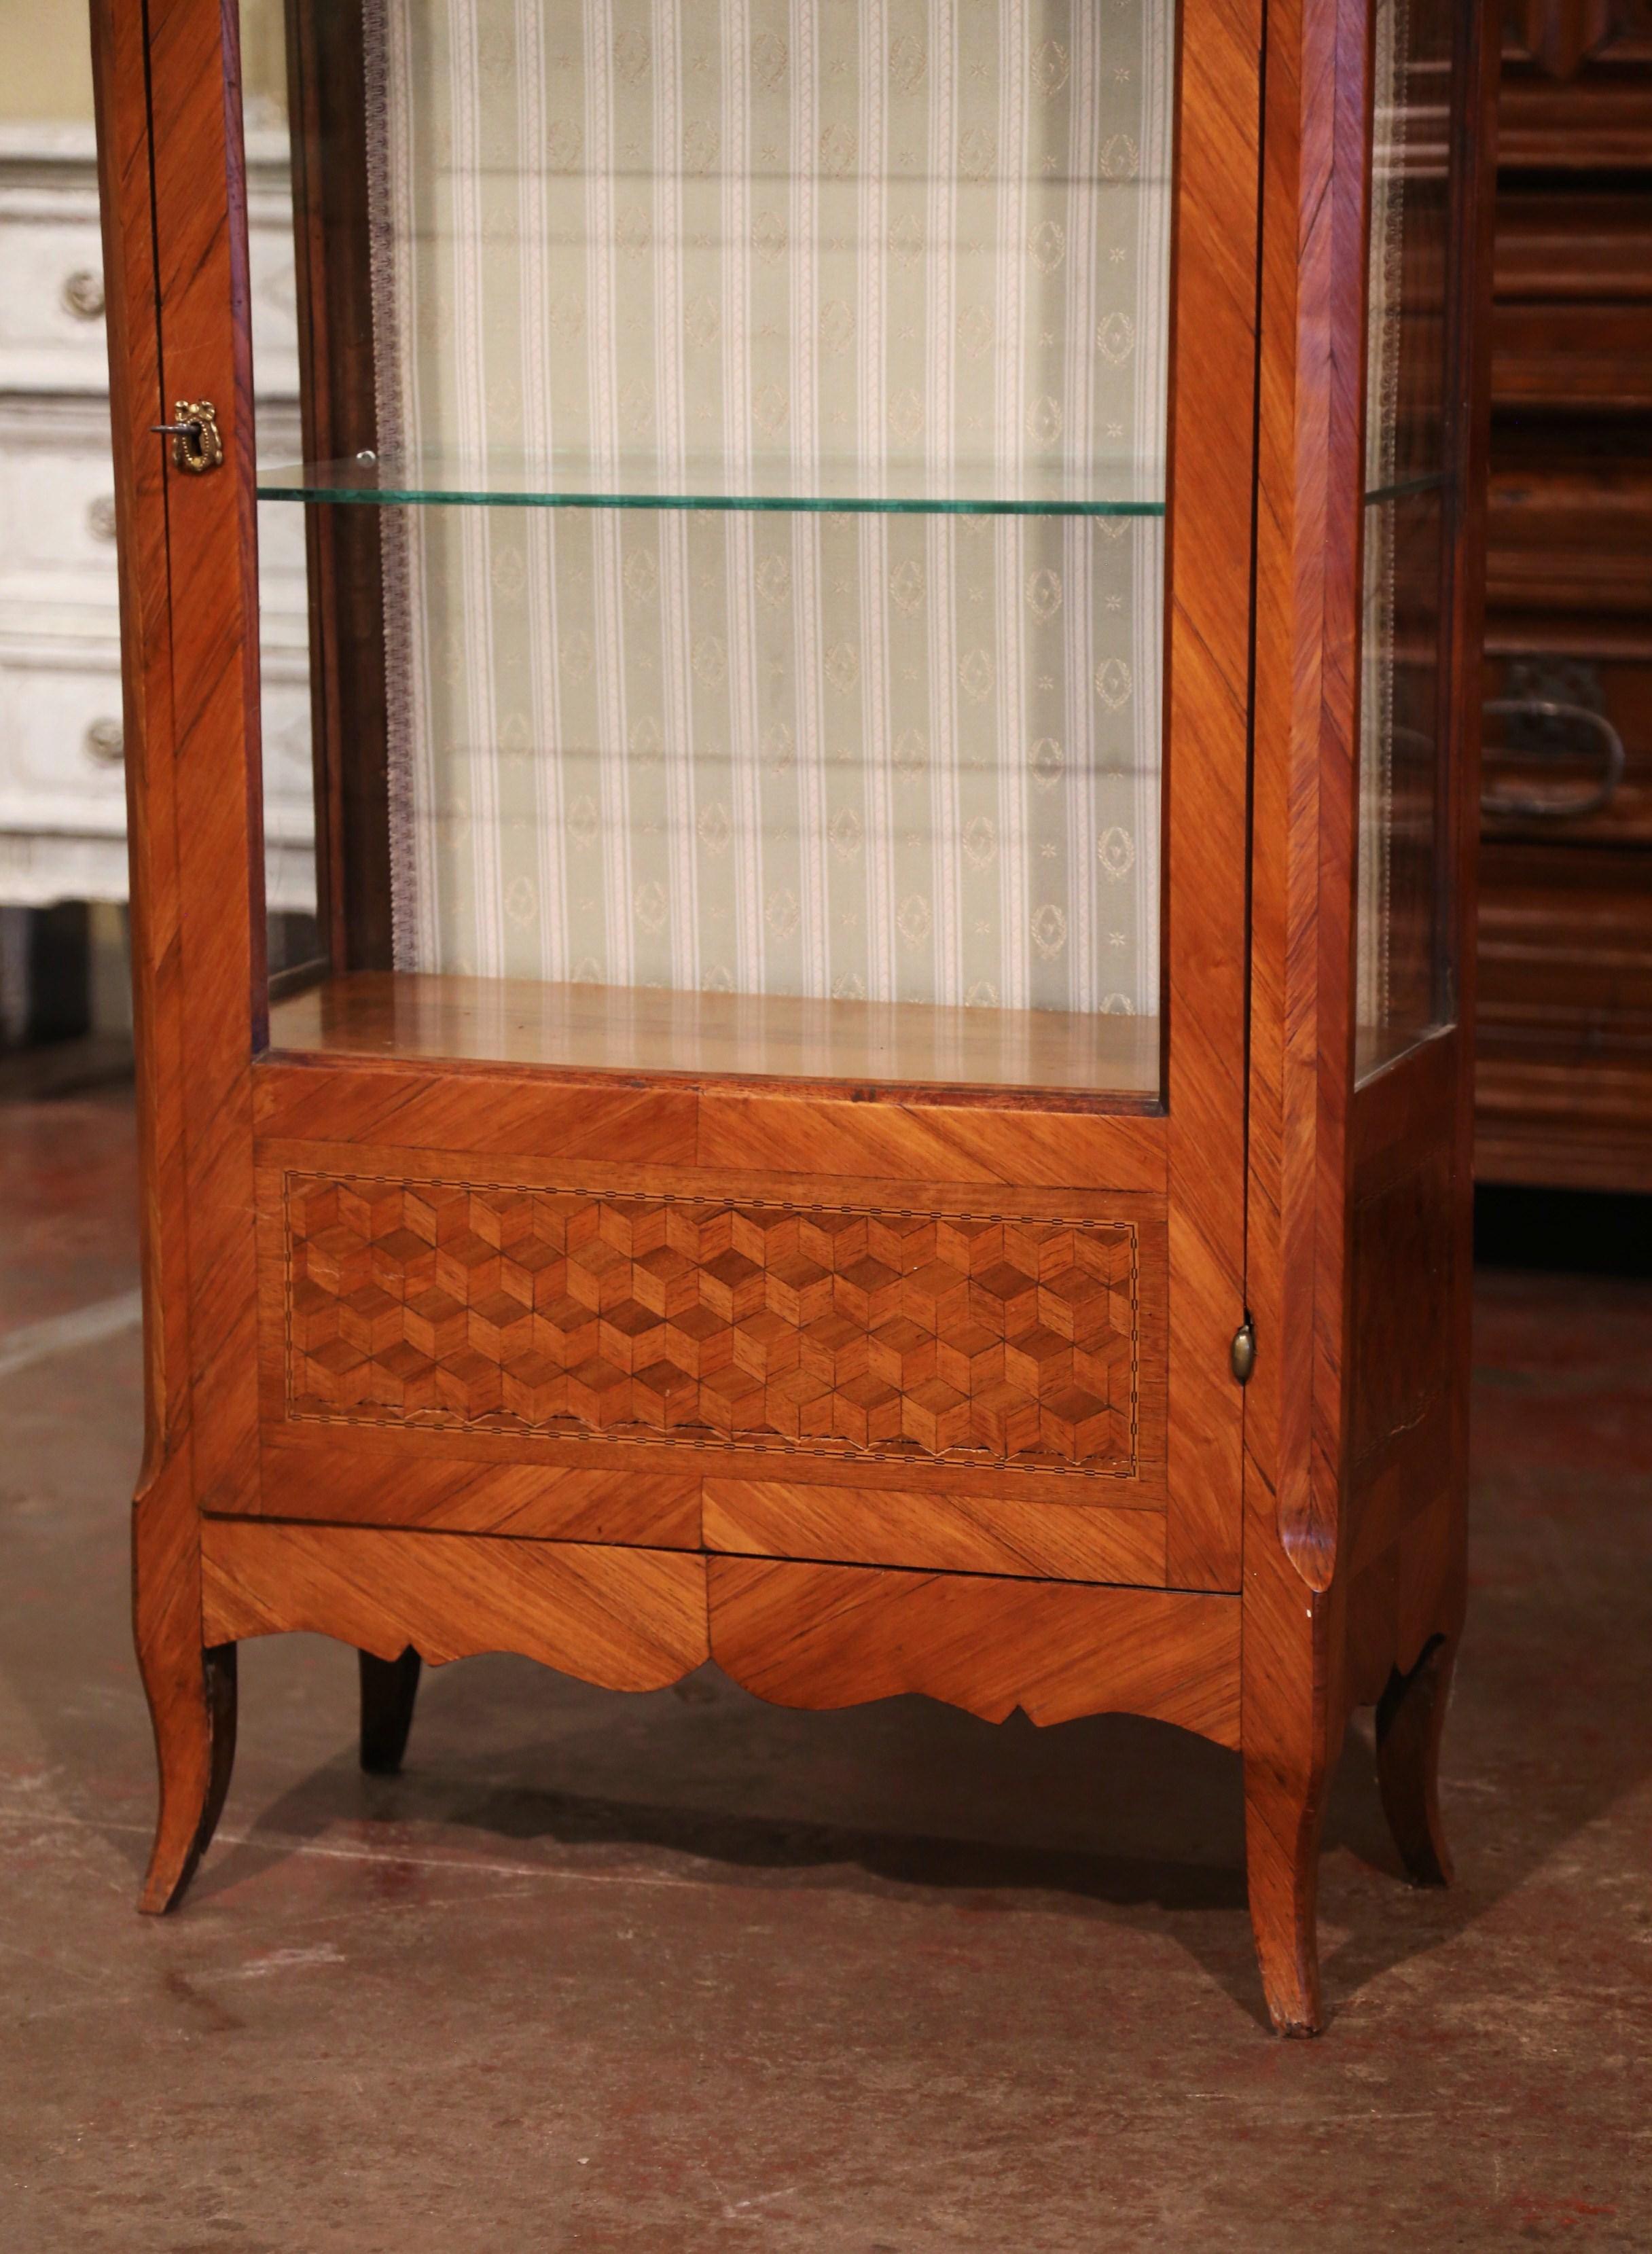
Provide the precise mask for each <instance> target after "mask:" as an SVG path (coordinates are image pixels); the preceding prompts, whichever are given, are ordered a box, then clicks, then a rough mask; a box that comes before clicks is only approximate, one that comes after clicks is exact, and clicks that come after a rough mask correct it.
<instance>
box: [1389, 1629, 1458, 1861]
mask: <svg viewBox="0 0 1652 2254" xmlns="http://www.w3.org/2000/svg"><path fill="white" fill-rule="evenodd" d="M1456 1659H1457V1639H1456V1638H1455V1637H1454V1636H1444V1635H1437V1636H1436V1637H1435V1638H1434V1639H1433V1641H1432V1642H1431V1643H1429V1644H1427V1645H1426V1646H1425V1649H1424V1651H1423V1655H1422V1656H1421V1658H1420V1659H1418V1663H1417V1664H1416V1665H1415V1667H1413V1668H1412V1669H1411V1672H1410V1674H1409V1675H1402V1674H1401V1673H1400V1671H1399V1670H1398V1668H1396V1669H1395V1670H1394V1672H1393V1673H1392V1674H1391V1675H1390V1677H1389V1679H1388V1688H1387V1689H1386V1690H1385V1691H1383V1696H1382V1698H1381V1699H1380V1700H1379V1701H1378V1702H1377V1709H1376V1775H1377V1782H1378V1784H1379V1785H1380V1787H1381V1789H1382V1794H1383V1811H1384V1813H1385V1814H1386V1815H1387V1817H1388V1821H1389V1828H1390V1831H1392V1832H1393V1834H1394V1844H1395V1845H1396V1846H1397V1848H1398V1849H1399V1851H1400V1859H1401V1860H1402V1862H1404V1866H1405V1869H1406V1874H1407V1876H1408V1877H1409V1878H1410V1879H1411V1882H1412V1884H1413V1885H1414V1886H1419V1887H1448V1886H1449V1885H1450V1884H1451V1881H1452V1859H1451V1851H1450V1850H1449V1848H1448V1847H1447V1846H1446V1833H1445V1831H1444V1829H1443V1827H1442V1825H1441V1823H1440V1814H1439V1744H1440V1733H1441V1732H1442V1730H1443V1729H1444V1727H1445V1724H1446V1705H1447V1703H1448V1701H1449V1698H1450V1696H1451V1684H1452V1669H1453V1666H1454V1665H1455V1663H1456Z"/></svg>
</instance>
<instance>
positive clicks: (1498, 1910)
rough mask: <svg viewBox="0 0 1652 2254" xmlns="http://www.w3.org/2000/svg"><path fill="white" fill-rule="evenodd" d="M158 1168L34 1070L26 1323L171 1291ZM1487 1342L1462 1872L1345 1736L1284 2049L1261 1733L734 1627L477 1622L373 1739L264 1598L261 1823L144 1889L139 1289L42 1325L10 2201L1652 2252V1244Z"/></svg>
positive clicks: (473, 2236) (576, 2237)
mask: <svg viewBox="0 0 1652 2254" xmlns="http://www.w3.org/2000/svg"><path fill="white" fill-rule="evenodd" d="M132 1209H133V1167H132V1159H131V1148H130V1115H129V1114H128V1112H127V1110H126V1109H125V1107H124V1106H123V1104H122V1103H120V1102H119V1101H118V1100H115V1099H92V1098H87V1097H81V1098H76V1099H73V1100H68V1101H65V1102H63V1103H57V1104H52V1105H35V1106H22V1105H18V1106H13V1107H11V1108H10V1109H8V1110H5V1111H4V1112H0V1215H3V1221H0V1351H3V1350H4V1347H5V1344H6V1341H7V1340H8V1338H10V1339H11V1341H12V1342H13V1344H14V1346H15V1343H16V1341H18V1339H19V1338H25V1326H29V1325H32V1324H35V1323H37V1322H38V1321H40V1320H42V1319H45V1318H50V1317H55V1316H59V1315H62V1314H64V1313H66V1312H67V1311H70V1310H73V1309H74V1308H78V1307H84V1306H98V1305H102V1306H109V1305H110V1304H111V1303H117V1302H119V1301H120V1299H121V1298H122V1295H123V1294H125V1293H128V1292H130V1288H131V1285H132V1282H133V1278H134V1261H133V1251H132V1242H131V1233H132ZM31 1335H32V1334H31ZM25 1343H26V1340H25ZM1478 1362H1479V1365H1480V1368H1479V1375H1478V1379H1477V1386H1478V1391H1477V1414H1478V1422H1477V1427H1476V1430H1477V1435H1478V1453H1477V1458H1476V1481H1475V1497H1474V1582H1475V1588H1474V1610H1473V1615H1472V1625H1471V1630H1470V1635H1469V1638H1468V1641H1467V1646H1466V1649H1465V1654H1464V1659H1463V1663H1462V1667H1461V1670H1460V1690H1459V1695H1458V1699H1457V1704H1456V1707H1455V1709H1454V1712H1453V1719H1452V1726H1451V1729H1450V1732H1449V1735H1448V1740H1447V1768H1448V1786H1447V1811H1448V1816H1449V1819H1450V1823H1451V1828H1452V1831H1453V1837H1454V1840H1455V1844H1456V1848H1457V1852H1458V1858H1459V1862H1460V1870H1461V1880H1460V1884H1459V1886H1458V1887H1456V1888H1455V1889H1454V1890H1453V1892H1452V1893H1451V1894H1446V1895H1422V1894H1413V1893H1411V1892H1409V1891H1408V1890H1407V1889H1406V1888H1405V1887H1404V1886H1403V1885H1402V1884H1401V1883H1400V1881H1399V1880H1398V1879H1397V1876H1396V1873H1395V1865H1394V1859H1393V1856H1392V1853H1391V1851H1390V1847H1389V1845H1388V1843H1387V1839H1386V1838H1385V1835H1384V1831H1383V1823H1382V1818H1381V1815H1380V1811H1379V1810H1378V1808H1377V1804H1376V1793H1375V1789H1374V1787H1373V1784H1372V1782H1371V1778H1370V1774H1369V1741H1368V1740H1367V1738H1366V1737H1364V1736H1363V1735H1359V1736H1357V1737H1356V1741H1355V1743H1354V1744H1353V1745H1352V1746H1351V1747H1350V1751H1349V1755H1348V1760H1347V1761H1345V1763H1344V1767H1343V1769H1342V1772H1341V1777H1340V1779H1339V1785H1338V1791H1337V1795H1336V1799H1335V1804H1334V1810H1333V1815H1332V1819H1331V1823H1330V1826H1329V1833H1328V1840H1327V1853H1326V1860H1325V1872H1324V1884H1323V1895H1324V1906H1323V1916H1324V1923H1323V1932H1324V1946H1325V1956H1326V1980H1327V1992H1328V1998H1329V2002H1330V2005H1331V2008H1332V2010H1333V2012H1334V2019H1333V2022H1332V2026H1331V2028H1330V2031H1329V2033H1327V2036H1326V2037H1325V2039H1324V2040H1322V2041H1321V2042H1319V2043H1317V2044H1293V2045H1285V2044H1280V2043H1277V2042H1275V2041H1273V2040H1271V2039H1270V2038H1269V2037H1268V2036H1267V2035H1265V2034H1264V2033H1263V2031H1262V2028H1261V2026H1260V2024H1259V2018H1260V2010H1261V2003H1260V1996H1259V1992H1258V1989H1257V1980H1256V1976H1255V1972H1254V1970H1253V1966H1252V1961H1251V1956H1250V1936H1249V1933H1248V1929H1247V1926H1246V1920H1245V1914H1244V1905H1243V1886H1242V1878H1241V1854H1240V1848H1241V1821H1240V1802H1239V1793H1238V1777H1237V1770H1236V1764H1235V1763H1234V1761H1232V1759H1231V1757H1229V1756H1228V1755H1225V1754H1222V1753H1220V1752H1219V1751H1217V1750H1216V1749H1215V1748H1214V1747H1208V1746H1206V1745H1204V1744H1202V1743H1201V1742H1199V1741H1196V1740H1193V1739H1190V1738H1184V1737H1182V1736H1180V1734H1179V1733H1175V1732H1173V1731H1170V1730H1167V1729H1164V1728H1161V1727H1159V1726H1155V1725H1152V1724H1149V1723H1142V1722H1136V1721H1131V1720H1129V1719H1122V1718H1109V1719H1100V1720H1096V1721H1093V1722H1088V1723H1075V1724H1069V1725H1068V1726H1064V1727H1062V1728H1060V1729H1056V1730H1053V1731H1050V1732H1047V1733H1043V1734H1040V1733H1037V1732H1035V1731H1033V1729H1032V1728H1031V1727H1030V1726H1026V1725H1024V1724H1023V1723H1021V1722H1020V1721H1019V1720H1018V1721H1016V1722H1013V1723H1011V1724H1009V1725H1006V1726H1005V1727H1004V1728H1002V1729H999V1730H993V1729H991V1728H989V1727H987V1726H985V1725H983V1724H978V1723H976V1722H974V1721H971V1720H970V1719H968V1718H966V1717H964V1716H962V1715H959V1714H956V1713H954V1712H950V1711H949V1710H946V1709H942V1708H940V1707H934V1706H929V1705H925V1704H924V1703H922V1702H921V1701H917V1700H899V1701H894V1702H892V1703H890V1704H888V1705H883V1706H878V1707H870V1708H864V1709H861V1710H858V1711H856V1712H848V1713H844V1714H838V1715H827V1716H804V1715H797V1714H789V1713H785V1712H779V1711H777V1710H774V1709H769V1708H765V1707H762V1706H760V1705H758V1704H757V1703H756V1702H755V1701H754V1700H753V1699H751V1698H747V1697H746V1695H745V1694H743V1693H741V1692H739V1691H736V1690H734V1689H733V1688H732V1687H731V1686H730V1685H729V1684H727V1683H725V1682H724V1681H723V1680H722V1679H721V1678H720V1677H718V1676H717V1675H715V1673H713V1672H711V1671H710V1670H708V1671H707V1672H706V1673H705V1674H704V1676H701V1677H695V1678H694V1679H693V1680H691V1681H690V1682H689V1683H686V1684H682V1685H680V1686H679V1687H678V1689H677V1690H676V1691H667V1692H662V1693H661V1694H659V1695H657V1696H654V1697H648V1698H620V1697H618V1696H613V1695H605V1694H602V1693H599V1692H597V1691H590V1690H587V1689H585V1688H584V1687H582V1686H580V1685H578V1684H571V1683H567V1682H563V1681H561V1680H559V1679H557V1678H556V1677H552V1676H549V1675H548V1674H544V1673H542V1672H540V1671H538V1670H535V1668H533V1667H532V1666H530V1665H528V1663H523V1662H520V1661H516V1660H513V1659H508V1658H500V1659H493V1660H478V1661H472V1662H469V1663H465V1665H463V1666H460V1667H456V1668H452V1669H449V1670H444V1671H443V1672H441V1673H438V1674H436V1675H434V1676H432V1677H427V1681H426V1684H425V1688H424V1691H423V1693H422V1697H421V1705H420V1712H419V1715H418V1718H417V1720H416V1724H415V1729H414V1737H413V1745H412V1751H411V1754H410V1758H409V1767H408V1769H407V1771H406V1773H405V1774H404V1775H403V1776H402V1777H401V1778H400V1779H397V1780H373V1779H368V1778H365V1777H363V1776H362V1775H361V1774H360V1771H359V1769H358V1768H357V1767H356V1765H355V1761H354V1758H353V1742H352V1730H353V1663H352V1661H351V1659H350V1656H349V1655H348V1654H347V1653H345V1652H343V1651H341V1650H339V1649H336V1648H333V1647H331V1646H329V1645H326V1644H324V1643H321V1642H317V1641H315V1640H312V1639H307V1638H304V1639H299V1638H295V1639H290V1640H287V1641H283V1642H270V1643H261V1644H255V1645H252V1646H249V1647H248V1649H247V1651H246V1654H245V1656H244V1659H243V1663H242V1740H241V1754H240V1759H239V1764H238V1768H237V1771H236V1776H235V1787H234V1789H233V1791H232V1793H231V1796H230V1800H229V1804H228V1810H227V1812H226V1815H225V1819H224V1823H223V1825H222V1828H221V1832H220V1835H219V1843H218V1845H217V1846H216V1847H215V1848H214V1852H213V1853H212V1855H211V1856H210V1857H209V1859H208V1860H207V1864H206V1866H205V1867H204V1869H203V1871H202V1873H201V1874H200V1877H199V1878H198V1880H197V1881H196V1885H195V1889H194V1892H193V1895H192V1896H191V1898H190V1901H189V1903H188V1905H187V1907H186V1908H185V1909H184V1910H183V1911H182V1912H181V1913H180V1914H179V1915H177V1916H176V1917H174V1918H172V1919H169V1920H167V1921H165V1922H151V1921H147V1920H144V1919H140V1918H139V1917H138V1916H137V1915H136V1913H135V1911H134V1909H133V1907H132V1905H133V1900H134V1895H135V1893H136V1888H137V1879H138V1874H139V1871H140V1869H141V1866H142V1863H143V1859H144V1851H145V1847H146V1844H147V1839H146V1835H147V1829H148V1824H149V1821H150V1816H151V1796H152V1790H153V1781H152V1771H151V1756H150V1749H149V1744H148V1733H147V1727H146V1722H145V1717H144V1707H143V1699H142V1696H141V1693H140V1691H139V1688H138V1684H137V1677H136V1673H135V1670H134V1668H133V1663H132V1660H131V1656H130V1648H129V1640H128V1638H129V1631H128V1627H127V1601H126V1525H125V1502H126V1496H127V1495H128V1493H129V1491H130V1483H131V1480H132V1477H133V1473H134V1470H135V1467H136V1464H137V1450H138V1440H139V1429H140V1422H141V1400H140V1389H139V1373H138V1341H137V1334H136V1332H135V1331H134V1330H132V1329H131V1328H130V1325H129V1326H128V1327H125V1328H116V1329H115V1330H114V1331H113V1332H112V1333H111V1334H109V1335H106V1336H104V1337H102V1339H98V1340H95V1341H92V1342H90V1343H87V1344H82V1345H81V1346H78V1347H77V1346H75V1345H73V1343H72V1342H71V1343H70V1344H69V1345H67V1346H66V1347H63V1346H59V1348H58V1350H56V1351H54V1352H52V1353H50V1354H43V1355H41V1356H40V1357H39V1358H38V1359H34V1360H31V1361H30V1362H27V1365H26V1366H25V1367H23V1368H18V1369H13V1370H12V1372H11V1375H10V1376H5V1377H4V1378H0V1417H4V1425H3V1426H0V1430H4V1440H5V1445H4V1454H3V1455H0V1919H3V1922H0V1955H3V1956H4V1965H5V1971H4V1988H3V1989H0V1995H3V1996H4V2040H0V2247H3V2248H4V2254H37V2250H38V2254H80V2250H82V2249H85V2250H98V2254H102V2250H109V2254H335V2250H336V2254H345V2250H348V2254H392V2250H394V2254H472V2250H473V2254H562V2250H564V2249H565V2250H570V2254H574V2250H577V2254H606V2250H624V2254H685V2250H693V2254H698V2250H702V2249H705V2250H711V2249H719V2250H720V2249H723V2248H725V2247H727V2248H751V2247H757V2246H761V2247H765V2248H773V2249H776V2250H782V2254H1069V2250H1071V2254H1111V2250H1115V2249H1126V2250H1134V2249H1153V2250H1159V2249H1163V2250H1166V2254H1171V2250H1175V2254H1183V2250H1190V2249H1199V2250H1201V2254H1203V2250H1229V2249H1231V2250H1235V2254H1275V2250H1285V2249H1292V2248H1297V2247H1302V2248H1304V2249H1306V2248H1319V2249H1323V2248H1327V2247H1334V2248H1337V2249H1344V2248H1346V2249H1350V2250H1355V2249H1357V2250H1362V2254H1363V2250H1367V2249H1380V2248H1386V2247H1395V2248H1404V2249H1405V2250H1406V2254H1422V2250H1436V2249H1452V2250H1467V2249H1474V2250H1480V2249H1485V2250H1488V2254H1489V2250H1498V2254H1502V2250H1508V2249H1510V2248H1513V2247H1518V2246H1528V2245H1541V2246H1550V2245H1552V2246H1565V2247H1582V2248H1590V2249H1594V2248H1625V2249H1629V2248H1633V2249H1635V2250H1643V2249H1645V2248H1646V2247H1648V2246H1649V2245H1652V2131H1649V2128H1648V2097H1649V2091H1652V1698H1649V1684H1652V1571H1649V1568H1652V1287H1649V1286H1639V1285H1628V1284H1601V1283H1599V1282H1591V1281H1584V1280H1574V1279H1569V1278H1531V1277H1521V1276H1517V1275H1512V1274H1499V1275H1495V1276H1492V1277H1488V1278H1487V1279H1486V1281H1485V1285H1484V1289H1483V1292H1482V1298H1481V1327H1480V1332H1479V1341H1478Z"/></svg>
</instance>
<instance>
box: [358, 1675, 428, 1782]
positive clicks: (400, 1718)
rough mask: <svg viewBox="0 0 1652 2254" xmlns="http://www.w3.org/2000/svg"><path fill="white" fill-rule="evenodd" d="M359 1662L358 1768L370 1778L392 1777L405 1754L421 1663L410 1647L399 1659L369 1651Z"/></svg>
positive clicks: (399, 1766)
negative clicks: (359, 1721) (359, 1754)
mask: <svg viewBox="0 0 1652 2254" xmlns="http://www.w3.org/2000/svg"><path fill="white" fill-rule="evenodd" d="M357 1656H358V1657H359V1658H360V1662H361V1766H362V1768H364V1769H366V1770H367V1772H368V1774H369V1775H373V1776H394V1775H395V1772H396V1770H397V1769H399V1768H401V1766H402V1754H404V1753H405V1752H406V1751H407V1733H408V1732H409V1730H410V1729H411V1728H412V1726H413V1701H414V1700H415V1699H416V1698H417V1696H418V1691H419V1667H420V1660H419V1656H418V1654H417V1652H416V1651H415V1650H414V1649H413V1647H412V1645H411V1644H409V1646H408V1648H407V1649H406V1650H405V1651H404V1652H403V1653H402V1656H401V1657H400V1658H399V1659H379V1658H377V1657H375V1656H374V1654H373V1653H372V1652H370V1651H363V1652H360V1653H358V1654H357Z"/></svg>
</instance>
